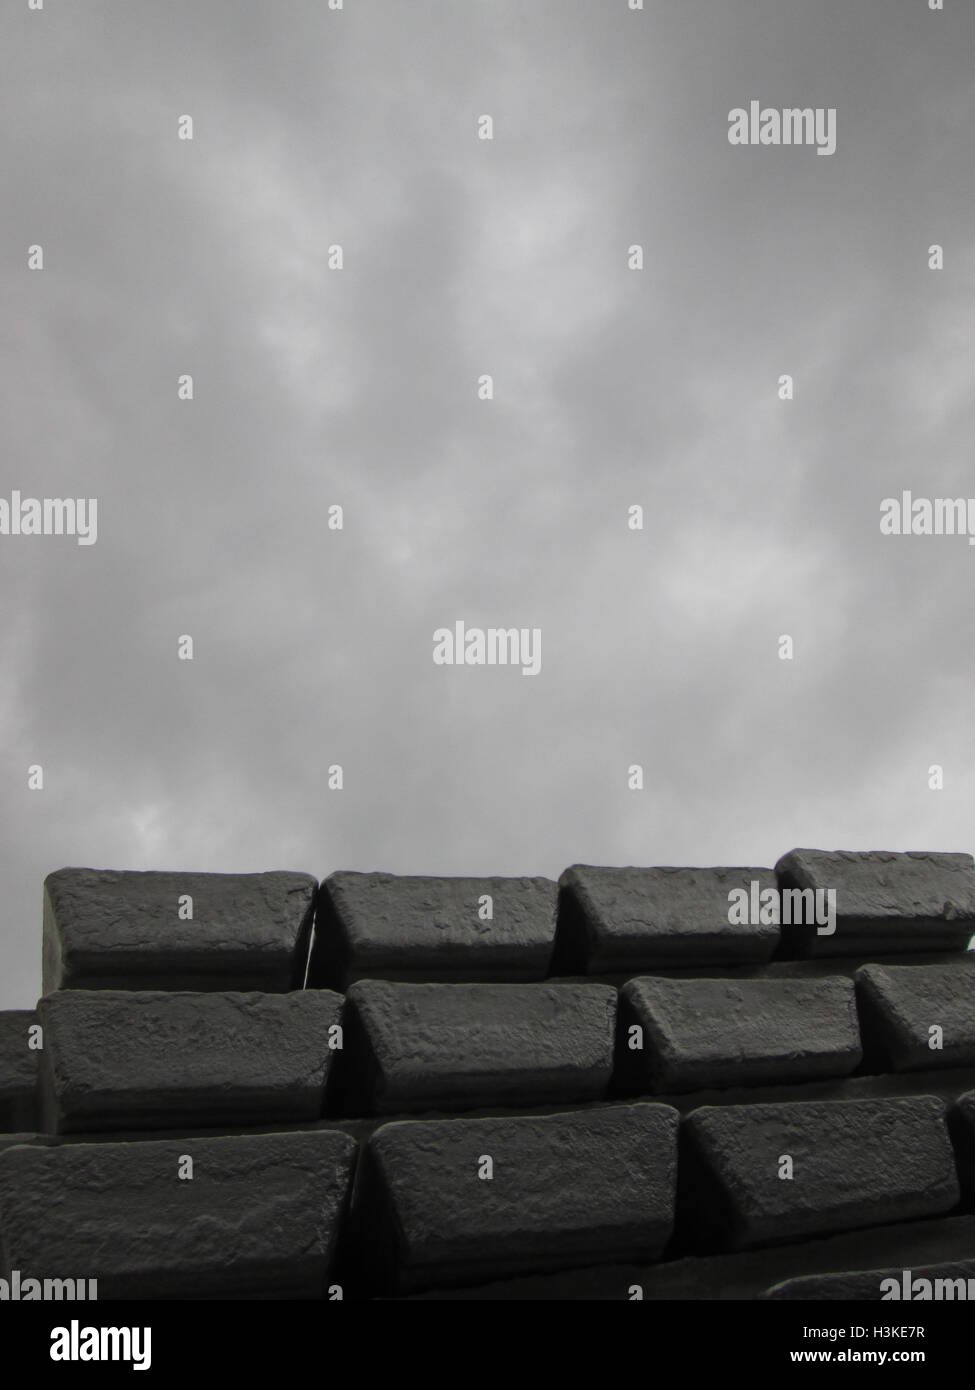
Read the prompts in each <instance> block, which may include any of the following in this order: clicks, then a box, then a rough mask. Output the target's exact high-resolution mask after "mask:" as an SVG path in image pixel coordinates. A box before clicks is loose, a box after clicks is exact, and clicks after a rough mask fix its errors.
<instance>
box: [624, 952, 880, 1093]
mask: <svg viewBox="0 0 975 1390" xmlns="http://www.w3.org/2000/svg"><path fill="white" fill-rule="evenodd" d="M634 1028H636V1029H639V1030H641V1031H640V1032H637V1033H636V1034H633V1033H632V1031H631V1030H632V1029H634ZM618 1037H619V1044H618V1049H617V1068H616V1070H617V1081H618V1083H619V1084H621V1085H622V1086H625V1087H626V1089H627V1090H629V1091H631V1092H633V1093H636V1094H641V1093H646V1092H653V1093H662V1092H667V1091H670V1092H675V1091H693V1090H697V1089H700V1088H701V1087H704V1086H710V1087H720V1086H761V1085H770V1084H772V1083H775V1082H779V1083H781V1082H792V1081H812V1080H816V1079H818V1078H821V1077H827V1076H845V1075H848V1074H849V1073H850V1072H851V1071H853V1070H854V1068H855V1067H857V1065H858V1064H859V1062H860V1060H861V1051H860V1032H859V1028H858V1026H857V1012H856V1001H855V998H854V991H853V985H852V983H851V982H850V981H849V980H845V979H840V978H826V979H820V980H665V979H658V978H655V977H652V976H650V977H646V976H645V977H642V978H638V979H635V980H631V981H630V982H629V983H628V984H627V985H624V987H623V989H622V990H621V991H620V1018H619V1034H618ZM640 1040H642V1043H643V1048H642V1050H640V1049H638V1048H635V1047H633V1046H632V1045H631V1044H632V1043H633V1042H634V1041H640Z"/></svg>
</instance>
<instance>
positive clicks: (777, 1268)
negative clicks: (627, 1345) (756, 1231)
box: [408, 1216, 975, 1321]
mask: <svg viewBox="0 0 975 1390" xmlns="http://www.w3.org/2000/svg"><path fill="white" fill-rule="evenodd" d="M973 1249H975V1216H945V1217H939V1218H938V1219H937V1220H933V1221H904V1222H896V1223H895V1224H893V1225H890V1226H875V1227H873V1228H871V1229H870V1230H862V1231H847V1232H845V1233H843V1234H842V1235H836V1236H824V1237H822V1238H821V1239H813V1240H803V1241H800V1242H797V1243H795V1244H786V1245H775V1246H766V1247H764V1248H763V1249H761V1250H742V1251H737V1252H735V1253H734V1254H728V1255H694V1256H689V1257H687V1258H685V1259H672V1260H664V1261H662V1262H658V1263H656V1264H649V1265H639V1264H626V1265H616V1264H605V1265H589V1266H587V1267H585V1268H583V1269H569V1270H560V1271H557V1272H555V1273H552V1274H529V1275H523V1276H521V1277H519V1278H515V1279H499V1280H496V1281H494V1282H492V1283H489V1284H477V1285H474V1286H468V1287H465V1288H457V1289H451V1290H444V1289H437V1290H434V1291H432V1292H426V1293H418V1294H412V1295H408V1297H410V1298H411V1299H413V1300H423V1301H427V1300H430V1299H450V1300H465V1301H467V1300H476V1301H488V1300H491V1301H498V1300H504V1301H508V1300H516V1299H518V1300H521V1299H530V1300H532V1301H535V1300H552V1299H600V1300H612V1301H619V1300H627V1301H628V1300H631V1299H632V1298H633V1291H634V1286H637V1287H638V1288H639V1290H640V1292H641V1293H642V1295H643V1298H644V1300H648V1301H649V1300H654V1301H656V1300H660V1299H669V1300H673V1299H695V1300H717V1299H736V1300H738V1299H754V1298H761V1297H763V1296H764V1295H765V1294H766V1291H767V1290H768V1289H770V1288H771V1287H773V1286H775V1285H776V1284H779V1283H781V1282H782V1281H784V1280H786V1279H791V1278H793V1277H795V1276H797V1275H801V1276H803V1277H811V1276H813V1275H819V1274H828V1275H830V1276H831V1277H835V1272H836V1271H837V1270H846V1271H851V1272H857V1271H863V1270H875V1269H884V1268H886V1267H887V1266H891V1267H893V1266H895V1265H898V1262H899V1267H900V1268H902V1269H904V1268H908V1269H921V1268H923V1267H925V1266H927V1265H930V1264H932V1263H933V1262H935V1261H940V1262H941V1264H942V1265H946V1264H952V1263H954V1262H957V1261H961V1260H968V1259H969V1258H970V1257H971V1252H972V1250H973ZM810 1321H812V1319H810Z"/></svg>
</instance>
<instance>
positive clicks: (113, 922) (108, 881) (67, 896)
mask: <svg viewBox="0 0 975 1390" xmlns="http://www.w3.org/2000/svg"><path fill="white" fill-rule="evenodd" d="M317 886H318V885H317V883H316V881H315V879H314V878H312V877H311V876H310V875H309V874H293V873H284V872H275V873H267V874H181V873H155V872H153V873H128V872H116V871H114V870H107V869H105V870H102V869H59V870H58V872H57V873H53V874H49V875H48V877H47V879H46V880H45V883H44V957H43V965H44V976H43V981H44V983H43V988H44V993H45V994H48V993H50V992H51V991H52V990H55V989H200V990H210V989H237V990H254V989H260V990H274V991H277V990H289V989H300V987H301V985H302V983H303V980H304V975H305V966H306V963H307V957H308V943H309V939H310V935H311V926H312V920H313V917H314V908H315V896H316V891H317ZM185 894H189V895H190V896H191V897H192V899H193V918H192V920H191V921H184V920H182V919H181V918H180V916H179V906H180V904H179V900H180V898H181V897H182V896H183V895H185Z"/></svg>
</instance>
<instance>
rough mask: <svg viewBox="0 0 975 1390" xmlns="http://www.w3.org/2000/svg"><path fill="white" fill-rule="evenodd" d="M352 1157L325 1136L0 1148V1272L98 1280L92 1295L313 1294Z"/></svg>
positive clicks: (318, 1289) (320, 1291)
mask: <svg viewBox="0 0 975 1390" xmlns="http://www.w3.org/2000/svg"><path fill="white" fill-rule="evenodd" d="M354 1152H355V1144H354V1143H353V1141H352V1140H351V1139H349V1138H348V1137H347V1136H345V1135H343V1134H336V1133H334V1132H327V1131H318V1132H306V1133H303V1134H302V1133H294V1134H262V1135H240V1136H236V1137H233V1138H226V1139H196V1140H193V1141H185V1140H162V1141H152V1142H145V1143H139V1144H74V1145H58V1146H55V1147H45V1146H36V1147H24V1148H15V1149H7V1150H6V1151H5V1152H4V1153H2V1154H0V1230H2V1232H3V1241H2V1260H3V1269H2V1276H3V1277H4V1278H8V1277H9V1274H10V1271H11V1270H12V1269H19V1270H20V1271H21V1274H22V1276H24V1277H27V1276H32V1277H34V1278H45V1277H51V1278H53V1277H64V1276H67V1275H70V1276H71V1277H73V1278H77V1279H97V1280H98V1295H99V1298H100V1299H104V1298H167V1297H178V1298H197V1297H204V1296H210V1297H214V1296H217V1297H232V1296H234V1295H240V1294H247V1293H252V1292H253V1293H273V1294H277V1295H279V1296H280V1295H284V1294H290V1295H291V1296H293V1297H322V1296H323V1295H324V1292H325V1288H326V1284H327V1278H328V1272H329V1269H330V1265H331V1262H332V1257H333V1254H334V1249H335V1243H336V1235H337V1231H338V1227H339V1223H340V1220H341V1215H342V1211H343V1207H344V1205H345V1202H346V1196H347V1190H348V1185H349V1179H350V1174H351V1170H352V1162H353V1156H354ZM185 1155H188V1156H189V1157H191V1158H192V1160H193V1177H192V1180H187V1179H180V1177H179V1176H178V1173H179V1170H180V1165H181V1161H182V1160H183V1158H184V1156H185ZM183 1166H184V1169H185V1164H184V1165H183Z"/></svg>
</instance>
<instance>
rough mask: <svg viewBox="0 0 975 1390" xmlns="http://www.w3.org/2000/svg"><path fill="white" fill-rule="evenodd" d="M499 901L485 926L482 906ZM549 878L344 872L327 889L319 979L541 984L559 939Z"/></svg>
mask: <svg viewBox="0 0 975 1390" xmlns="http://www.w3.org/2000/svg"><path fill="white" fill-rule="evenodd" d="M484 896H489V897H490V898H491V899H492V900H493V917H492V919H491V920H490V921H482V920H481V918H480V916H479V915H478V913H479V904H480V900H481V899H482V898H483V897H484ZM556 904H557V888H556V885H555V883H553V882H552V880H551V879H547V878H419V877H410V876H408V875H403V876H401V875H397V874H361V873H344V872H343V873H335V874H332V875H331V877H330V878H327V879H326V880H325V882H324V883H323V884H322V887H321V894H320V899H319V908H318V917H317V921H316V926H315V943H314V948H313V951H312V963H311V980H312V983H315V984H324V985H329V986H332V987H336V988H345V987H346V986H347V985H348V984H351V983H352V981H353V980H356V979H360V978H361V977H364V976H366V977H368V976H373V977H378V978H380V979H393V980H416V981H430V982H436V981H464V980H468V981H474V980H497V981H511V982H516V981H520V980H541V979H543V978H544V976H545V975H546V973H547V971H548V964H549V959H550V957H551V954H552V944H553V941H554V939H555V914H556Z"/></svg>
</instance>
